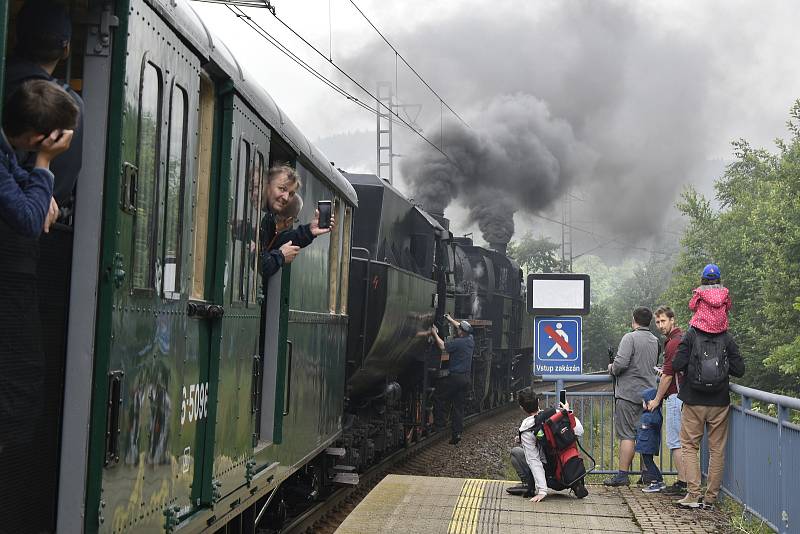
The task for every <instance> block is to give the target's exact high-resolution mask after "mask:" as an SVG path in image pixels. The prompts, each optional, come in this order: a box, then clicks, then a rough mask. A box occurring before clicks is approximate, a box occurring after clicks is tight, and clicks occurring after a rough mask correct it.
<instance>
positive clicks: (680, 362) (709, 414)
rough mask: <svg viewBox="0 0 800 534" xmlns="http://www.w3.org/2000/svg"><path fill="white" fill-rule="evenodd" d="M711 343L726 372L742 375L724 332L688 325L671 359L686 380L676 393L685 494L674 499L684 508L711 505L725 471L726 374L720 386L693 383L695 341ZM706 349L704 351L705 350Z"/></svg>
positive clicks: (733, 344)
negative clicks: (704, 473)
mask: <svg viewBox="0 0 800 534" xmlns="http://www.w3.org/2000/svg"><path fill="white" fill-rule="evenodd" d="M701 341H702V342H703V344H704V345H707V346H714V345H715V344H716V343H720V345H721V347H722V348H721V350H720V351H719V352H720V359H723V358H724V359H727V365H728V373H729V374H730V375H733V376H736V377H741V376H744V361H743V360H742V356H741V354H740V353H739V347H738V345H736V342H735V341H734V340H733V337H732V336H731V335H730V334H729V333H728V332H727V331H725V332H722V333H719V334H710V333H707V332H700V331H698V330H697V329H695V328H693V327H692V328H689V330H687V331H686V334H685V335H684V336H683V339H682V340H681V344H680V345H678V353H677V354H676V355H675V359H674V360H673V361H672V368H673V370H674V371H675V372H680V371H683V372H684V373H685V374H686V380H685V382H684V384H683V385H682V386H681V389H680V391H679V392H678V398H679V399H681V400H682V401H683V410H682V411H681V454H682V455H683V467H684V470H685V472H686V473H685V474H686V484H687V490H688V493H687V494H686V496H685V497H684V498H683V499H681V500H680V501H678V504H679V505H681V506H683V507H685V508H699V507H701V506H702V507H704V508H709V509H710V508H713V507H714V505H715V504H716V502H717V496H718V495H719V488H720V486H721V485H722V475H723V472H724V470H725V445H726V444H727V442H728V421H729V419H728V417H729V413H730V404H731V396H730V390H729V386H728V377H727V376H725V377H724V381H723V383H722V384H721V385H720V387H718V388H716V389H714V390H713V391H708V390H705V389H703V388H702V387H700V386H698V385H696V384H695V377H697V376H698V375H699V372H700V369H699V367H698V366H699V365H700V362H699V358H698V356H697V355H696V354H693V352H696V351H693V348H694V347H695V345H696V344H698V343H701ZM706 352H708V351H706ZM706 426H708V450H709V461H708V485H707V488H706V492H705V495H704V496H703V495H701V493H700V460H699V458H698V451H699V448H700V440H701V439H702V438H703V431H704V429H705V427H706Z"/></svg>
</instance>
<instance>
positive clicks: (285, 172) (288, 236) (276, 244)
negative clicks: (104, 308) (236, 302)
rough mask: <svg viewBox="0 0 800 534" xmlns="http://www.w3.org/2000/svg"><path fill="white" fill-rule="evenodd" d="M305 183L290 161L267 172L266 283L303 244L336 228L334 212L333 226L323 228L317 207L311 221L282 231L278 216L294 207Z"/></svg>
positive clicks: (262, 230) (261, 238)
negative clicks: (299, 190)
mask: <svg viewBox="0 0 800 534" xmlns="http://www.w3.org/2000/svg"><path fill="white" fill-rule="evenodd" d="M301 185H302V184H301V182H300V177H299V176H298V174H297V171H295V170H294V169H293V168H291V167H289V166H288V165H276V166H273V167H272V168H270V170H269V172H268V173H267V183H266V187H265V188H264V194H263V199H264V202H263V208H264V209H265V210H266V212H267V213H266V215H264V218H263V219H262V221H261V228H260V230H259V241H260V242H261V243H260V245H261V246H260V251H261V252H260V256H261V275H262V278H263V282H264V284H266V283H267V281H268V280H269V277H270V276H272V275H273V274H275V273H277V272H278V271H279V270H280V268H281V267H283V266H284V265H285V264H289V263H292V261H293V260H294V258H295V257H296V256H297V255H298V254H299V253H300V249H301V248H304V247H307V246H308V245H310V244H311V242H312V241H313V240H314V239H315V238H316V237H318V236H321V235H323V234H327V233H328V232H330V231H331V230H333V228H334V225H335V222H336V221H335V217H334V215H333V214H331V220H330V225H329V227H328V228H320V227H319V211H316V212H315V215H314V218H313V219H312V220H311V223H309V224H304V225H300V226H298V227H297V228H292V229H289V230H284V231H282V232H279V231H278V228H277V223H276V217H277V216H279V215H282V214H283V213H284V212H285V211H286V210H287V209H289V208H290V206H291V204H292V200H293V198H294V197H295V195H297V190H298V189H300V186H301Z"/></svg>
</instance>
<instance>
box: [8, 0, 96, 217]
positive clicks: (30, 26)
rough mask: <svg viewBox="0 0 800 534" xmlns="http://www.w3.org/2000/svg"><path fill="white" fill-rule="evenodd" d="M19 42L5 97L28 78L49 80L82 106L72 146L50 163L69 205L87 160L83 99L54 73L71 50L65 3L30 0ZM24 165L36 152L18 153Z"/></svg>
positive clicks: (56, 188) (61, 198) (61, 199)
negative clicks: (84, 139)
mask: <svg viewBox="0 0 800 534" xmlns="http://www.w3.org/2000/svg"><path fill="white" fill-rule="evenodd" d="M16 34H17V45H16V48H15V49H14V55H13V56H12V57H11V58H9V61H8V64H7V65H6V77H5V80H6V86H5V98H6V99H8V98H9V97H10V96H11V94H12V93H13V92H14V90H15V89H16V88H17V87H19V86H20V85H22V84H23V83H24V82H26V81H28V80H47V81H49V82H51V83H53V84H55V85H57V86H59V87H61V88H62V89H64V90H65V91H66V92H67V93H68V94H69V95H70V96H71V97H72V99H73V100H74V101H75V105H77V106H78V110H79V118H78V125H77V126H76V127H75V129H74V134H73V136H72V143H71V144H70V147H69V149H68V150H67V151H66V152H64V153H63V154H61V156H59V157H58V158H57V159H56V160H54V161H53V163H52V165H51V166H50V171H51V172H52V173H53V175H54V176H55V183H54V185H53V198H55V200H56V202H57V203H58V205H59V206H60V207H62V208H65V207H69V206H70V204H71V201H72V192H73V190H74V189H75V184H76V183H77V181H78V174H79V173H80V171H81V165H82V162H83V100H82V99H81V97H80V96H78V94H77V93H76V92H75V91H73V90H72V88H71V87H70V86H69V85H68V84H66V83H63V82H62V81H60V80H57V79H56V78H54V77H53V72H54V71H55V69H56V67H57V66H58V64H59V62H61V61H63V60H65V59H67V58H68V57H69V54H70V41H71V38H72V22H71V20H70V18H69V14H68V13H67V11H66V9H65V8H64V6H63V5H60V4H58V3H56V2H54V1H52V0H28V1H27V2H26V3H25V5H23V6H22V9H20V11H19V14H18V15H17V24H16ZM17 157H18V159H19V162H20V165H22V166H23V167H26V168H33V166H34V163H35V159H36V153H35V152H27V153H26V152H20V153H18V154H17Z"/></svg>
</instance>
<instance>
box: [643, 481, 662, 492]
mask: <svg viewBox="0 0 800 534" xmlns="http://www.w3.org/2000/svg"><path fill="white" fill-rule="evenodd" d="M666 487H667V485H666V484H664V482H653V483H652V484H650V485H649V486H647V487H646V488H642V493H658V492H659V491H662V490H663V489H664V488H666Z"/></svg>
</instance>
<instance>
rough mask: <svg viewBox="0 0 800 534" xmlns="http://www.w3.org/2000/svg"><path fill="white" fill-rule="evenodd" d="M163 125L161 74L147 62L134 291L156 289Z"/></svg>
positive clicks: (141, 121)
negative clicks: (154, 278)
mask: <svg viewBox="0 0 800 534" xmlns="http://www.w3.org/2000/svg"><path fill="white" fill-rule="evenodd" d="M160 124H161V71H160V70H159V68H158V67H157V66H155V65H154V64H153V63H150V62H147V63H145V64H144V68H143V69H142V81H141V86H140V89H139V143H138V147H137V149H138V154H137V166H138V167H139V176H138V180H137V189H136V214H135V222H134V232H133V275H132V277H131V279H132V281H133V287H134V288H138V289H150V288H152V287H153V249H154V241H155V240H154V239H153V236H154V235H155V221H156V218H155V217H154V211H155V206H154V203H155V193H156V186H157V182H158V165H159V147H160V142H159V140H160V137H161V136H160V131H161V128H160Z"/></svg>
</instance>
